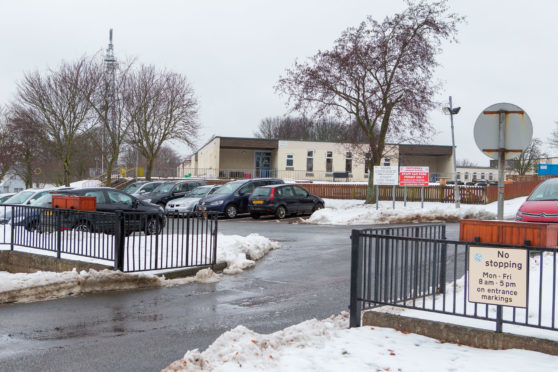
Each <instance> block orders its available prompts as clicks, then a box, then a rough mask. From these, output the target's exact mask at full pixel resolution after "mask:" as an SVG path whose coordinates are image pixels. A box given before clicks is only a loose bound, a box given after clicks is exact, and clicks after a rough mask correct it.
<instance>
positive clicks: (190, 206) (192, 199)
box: [165, 185, 221, 214]
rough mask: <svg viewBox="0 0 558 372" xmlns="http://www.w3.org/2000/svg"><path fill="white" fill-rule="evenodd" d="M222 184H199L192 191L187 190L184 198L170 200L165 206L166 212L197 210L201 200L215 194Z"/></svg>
mask: <svg viewBox="0 0 558 372" xmlns="http://www.w3.org/2000/svg"><path fill="white" fill-rule="evenodd" d="M220 186H221V185H205V186H198V187H196V188H195V189H193V190H192V191H189V192H187V193H186V195H184V196H183V197H182V198H178V199H174V200H171V201H169V202H168V203H167V205H166V206H165V213H166V214H173V213H182V212H194V211H197V210H198V203H199V201H200V200H201V199H202V198H204V197H206V196H208V195H211V194H213V193H214V192H215V190H217V189H218V188H219V187H220Z"/></svg>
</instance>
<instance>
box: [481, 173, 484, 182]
mask: <svg viewBox="0 0 558 372" xmlns="http://www.w3.org/2000/svg"><path fill="white" fill-rule="evenodd" d="M481 180H484V172H483V173H481Z"/></svg>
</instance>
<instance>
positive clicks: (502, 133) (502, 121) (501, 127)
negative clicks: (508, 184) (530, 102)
mask: <svg viewBox="0 0 558 372" xmlns="http://www.w3.org/2000/svg"><path fill="white" fill-rule="evenodd" d="M498 115H499V120H498V148H499V150H500V152H499V153H498V219H499V220H503V219H504V186H505V185H504V165H505V161H506V153H505V147H506V113H505V112H500V113H499V114H498Z"/></svg>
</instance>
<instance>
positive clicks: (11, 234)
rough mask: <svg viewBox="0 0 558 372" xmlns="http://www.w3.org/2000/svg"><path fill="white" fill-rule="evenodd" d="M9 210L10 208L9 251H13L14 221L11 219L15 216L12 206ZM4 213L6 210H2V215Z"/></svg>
mask: <svg viewBox="0 0 558 372" xmlns="http://www.w3.org/2000/svg"><path fill="white" fill-rule="evenodd" d="M11 208H12V226H11V228H10V250H11V251H13V250H14V220H13V218H14V216H15V214H14V212H15V211H14V206H13V205H12V206H11ZM5 213H6V210H4V214H5Z"/></svg>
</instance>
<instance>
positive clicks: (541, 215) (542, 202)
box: [515, 178, 558, 223]
mask: <svg viewBox="0 0 558 372" xmlns="http://www.w3.org/2000/svg"><path fill="white" fill-rule="evenodd" d="M515 220H516V221H521V222H553V223H556V222H558V178H552V179H549V180H546V181H544V182H543V183H541V184H540V185H538V186H537V187H536V188H535V189H534V190H533V192H531V194H530V195H529V196H528V197H527V200H525V202H523V204H522V205H521V207H519V209H518V211H517V214H516V216H515Z"/></svg>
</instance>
